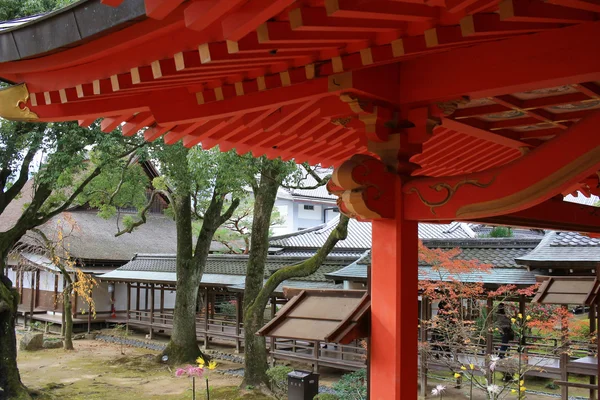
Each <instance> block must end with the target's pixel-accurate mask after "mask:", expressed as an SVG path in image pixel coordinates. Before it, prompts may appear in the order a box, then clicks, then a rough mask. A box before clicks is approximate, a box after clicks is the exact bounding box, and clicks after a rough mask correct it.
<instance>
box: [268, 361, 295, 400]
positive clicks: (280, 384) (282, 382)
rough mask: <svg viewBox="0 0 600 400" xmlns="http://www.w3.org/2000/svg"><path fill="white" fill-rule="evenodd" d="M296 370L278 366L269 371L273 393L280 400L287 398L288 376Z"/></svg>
mask: <svg viewBox="0 0 600 400" xmlns="http://www.w3.org/2000/svg"><path fill="white" fill-rule="evenodd" d="M293 370H294V369H293V368H292V367H286V366H285V365H277V366H275V367H272V368H269V369H268V370H267V377H269V383H270V384H271V391H272V392H273V394H274V395H275V397H277V398H278V399H284V398H287V391H288V390H287V389H288V374H289V373H290V372H292V371H293Z"/></svg>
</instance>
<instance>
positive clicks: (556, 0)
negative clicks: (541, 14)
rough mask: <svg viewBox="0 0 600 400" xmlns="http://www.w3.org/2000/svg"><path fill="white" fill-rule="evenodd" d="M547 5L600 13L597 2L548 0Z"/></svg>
mask: <svg viewBox="0 0 600 400" xmlns="http://www.w3.org/2000/svg"><path fill="white" fill-rule="evenodd" d="M546 3H550V4H556V5H559V6H565V7H571V8H579V9H580V10H588V11H592V12H596V13H600V3H598V2H597V1H596V0H546Z"/></svg>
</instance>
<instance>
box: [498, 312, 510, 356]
mask: <svg viewBox="0 0 600 400" xmlns="http://www.w3.org/2000/svg"><path fill="white" fill-rule="evenodd" d="M496 326H497V327H498V330H499V331H500V334H501V335H502V337H501V341H502V346H500V354H499V357H500V358H504V357H505V356H506V351H507V350H508V342H510V341H511V340H514V338H515V332H514V331H513V328H512V323H511V322H510V318H508V317H507V316H506V309H505V308H504V303H500V304H499V305H498V311H497V313H496Z"/></svg>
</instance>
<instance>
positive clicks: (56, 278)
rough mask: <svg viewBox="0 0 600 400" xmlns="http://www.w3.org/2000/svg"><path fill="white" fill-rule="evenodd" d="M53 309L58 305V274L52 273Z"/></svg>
mask: <svg viewBox="0 0 600 400" xmlns="http://www.w3.org/2000/svg"><path fill="white" fill-rule="evenodd" d="M53 303H54V307H53V309H54V311H56V308H57V306H58V274H57V275H54V301H53Z"/></svg>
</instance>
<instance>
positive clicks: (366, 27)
mask: <svg viewBox="0 0 600 400" xmlns="http://www.w3.org/2000/svg"><path fill="white" fill-rule="evenodd" d="M289 17H290V26H291V28H292V29H293V30H294V31H316V32H331V31H332V32H340V31H345V32H368V33H372V32H389V31H391V30H392V31H393V30H403V29H404V28H405V26H404V23H402V22H399V21H385V20H369V19H359V18H332V17H329V16H328V15H327V11H326V10H325V9H324V8H322V7H300V8H296V9H294V10H292V11H290V14H289Z"/></svg>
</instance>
